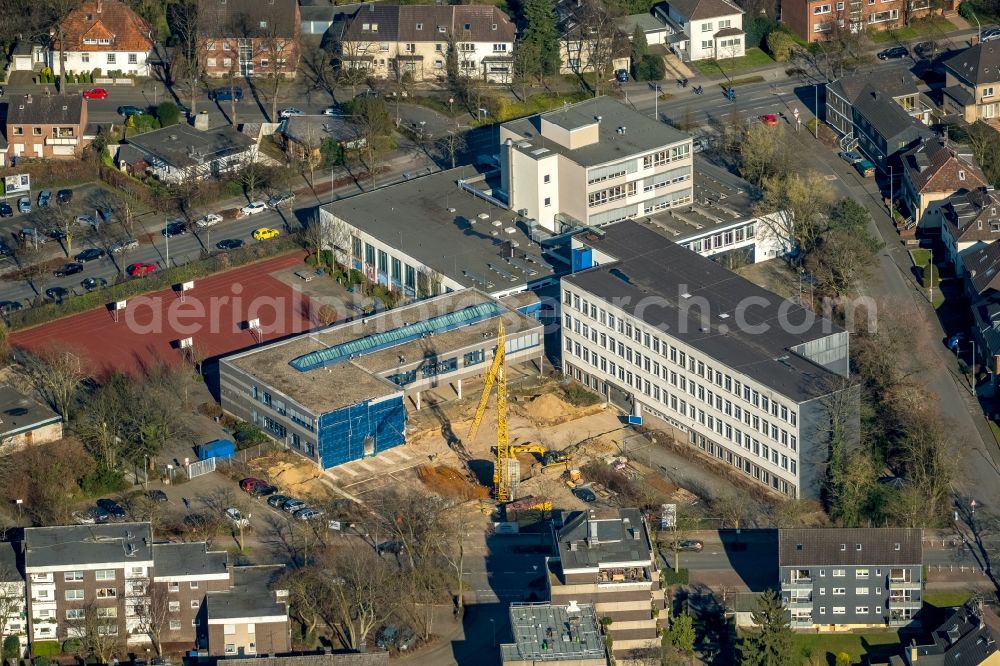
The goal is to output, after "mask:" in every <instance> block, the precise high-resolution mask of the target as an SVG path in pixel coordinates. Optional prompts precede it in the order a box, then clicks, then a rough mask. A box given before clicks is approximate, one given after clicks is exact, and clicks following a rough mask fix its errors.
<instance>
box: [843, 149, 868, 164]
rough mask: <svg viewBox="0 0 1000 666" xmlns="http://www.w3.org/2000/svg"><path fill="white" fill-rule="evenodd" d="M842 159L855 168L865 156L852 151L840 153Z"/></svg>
mask: <svg viewBox="0 0 1000 666" xmlns="http://www.w3.org/2000/svg"><path fill="white" fill-rule="evenodd" d="M840 158H841V159H842V160H844V161H845V162H847V163H848V164H850V165H851V166H854V165H855V164H857V163H858V162H860V161H861V160H863V159H865V158H864V156H863V155H862V154H861V153H857V152H854V151H853V150H852V151H850V152H846V153H845V152H841V153H840Z"/></svg>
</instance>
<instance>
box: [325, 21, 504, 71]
mask: <svg viewBox="0 0 1000 666" xmlns="http://www.w3.org/2000/svg"><path fill="white" fill-rule="evenodd" d="M336 25H337V27H338V29H339V30H340V32H339V33H338V34H335V35H334V36H333V40H334V44H335V47H334V48H335V50H336V52H337V58H338V60H339V63H340V67H342V68H347V69H363V70H365V72H366V73H367V74H368V75H369V76H374V77H377V78H383V79H385V78H388V79H393V80H399V81H403V80H412V81H424V80H435V79H436V80H443V79H444V78H445V77H447V59H448V49H449V44H451V43H454V44H455V48H456V49H457V51H458V53H457V60H458V72H459V74H460V75H461V76H464V77H468V78H473V79H485V80H487V81H492V82H496V83H509V82H510V80H511V73H512V71H513V64H514V58H513V53H514V38H515V36H516V33H517V31H516V29H515V27H514V24H513V23H511V21H510V18H509V17H508V16H507V15H506V14H504V13H503V12H502V11H500V9H499V8H497V7H495V6H493V5H451V6H449V5H403V6H400V5H385V4H381V3H379V4H375V3H369V4H365V5H362V6H361V7H360V8H359V9H358V10H357V12H355V14H354V15H353V16H352V17H351V18H350V19H348V20H346V21H343V22H338V23H337V24H336Z"/></svg>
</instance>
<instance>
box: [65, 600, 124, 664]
mask: <svg viewBox="0 0 1000 666" xmlns="http://www.w3.org/2000/svg"><path fill="white" fill-rule="evenodd" d="M122 606H123V604H122V603H121V601H120V600H119V601H118V602H117V603H115V604H114V605H107V606H106V605H99V604H98V603H97V602H96V601H90V602H88V603H85V604H83V605H81V606H79V607H77V608H74V609H71V612H72V613H73V614H75V615H76V617H74V618H73V619H70V620H68V621H67V623H66V624H67V627H68V632H69V637H70V638H74V639H76V641H77V647H78V654H79V656H81V657H86V656H87V655H93V656H95V657H97V659H98V661H99V663H102V664H106V663H108V659H110V658H111V657H112V656H113V655H115V654H119V653H121V654H122V655H123V656H124V649H125V640H124V637H123V636H122V635H121V633H120V631H119V630H120V626H119V617H120V616H121V615H122V610H123V608H122Z"/></svg>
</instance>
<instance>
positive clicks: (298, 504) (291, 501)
mask: <svg viewBox="0 0 1000 666" xmlns="http://www.w3.org/2000/svg"><path fill="white" fill-rule="evenodd" d="M305 506H306V503H305V502H303V501H302V500H300V499H295V498H294V497H289V498H288V499H287V500H285V503H284V504H282V505H281V510H282V511H284V512H285V513H295V512H296V511H298V510H299V509H304V508H305Z"/></svg>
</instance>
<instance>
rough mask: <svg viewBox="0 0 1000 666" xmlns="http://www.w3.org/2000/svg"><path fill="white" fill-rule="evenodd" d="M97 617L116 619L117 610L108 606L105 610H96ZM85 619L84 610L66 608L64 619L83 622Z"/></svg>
mask: <svg viewBox="0 0 1000 666" xmlns="http://www.w3.org/2000/svg"><path fill="white" fill-rule="evenodd" d="M95 610H96V612H97V617H100V618H113V617H118V609H117V608H116V607H114V606H109V607H107V608H97V609H95ZM86 617H87V610H86V609H85V608H68V609H66V619H67V620H83V619H86Z"/></svg>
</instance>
